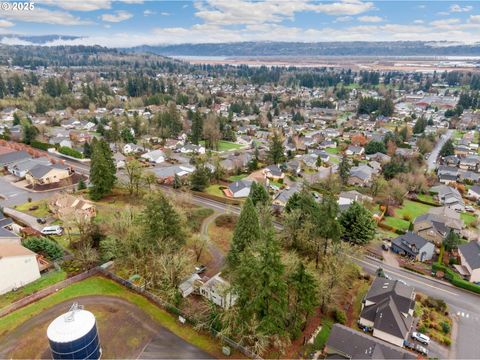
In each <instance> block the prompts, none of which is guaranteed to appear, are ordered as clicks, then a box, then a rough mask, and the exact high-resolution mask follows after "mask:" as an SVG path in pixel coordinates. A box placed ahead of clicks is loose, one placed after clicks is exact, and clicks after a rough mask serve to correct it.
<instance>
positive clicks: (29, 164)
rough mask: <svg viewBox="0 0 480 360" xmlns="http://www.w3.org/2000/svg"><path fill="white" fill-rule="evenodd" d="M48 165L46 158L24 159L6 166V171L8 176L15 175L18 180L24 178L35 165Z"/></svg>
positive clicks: (48, 161)
mask: <svg viewBox="0 0 480 360" xmlns="http://www.w3.org/2000/svg"><path fill="white" fill-rule="evenodd" d="M39 164H41V165H45V166H48V165H50V160H48V159H47V158H46V157H41V158H38V159H24V160H20V161H17V162H14V163H11V164H10V165H8V167H7V170H8V172H9V173H10V174H12V175H15V176H16V177H19V178H24V177H25V175H27V172H28V171H29V170H31V169H33V168H34V167H35V166H37V165H39Z"/></svg>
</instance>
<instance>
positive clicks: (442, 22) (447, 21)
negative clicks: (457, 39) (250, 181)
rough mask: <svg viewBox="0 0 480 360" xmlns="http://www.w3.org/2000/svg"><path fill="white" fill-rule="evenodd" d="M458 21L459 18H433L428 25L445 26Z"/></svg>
mask: <svg viewBox="0 0 480 360" xmlns="http://www.w3.org/2000/svg"><path fill="white" fill-rule="evenodd" d="M459 22H460V19H454V18H452V19H445V20H435V21H432V22H431V23H430V25H432V26H435V27H445V26H449V25H454V24H458V23H459Z"/></svg>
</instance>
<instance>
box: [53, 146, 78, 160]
mask: <svg viewBox="0 0 480 360" xmlns="http://www.w3.org/2000/svg"><path fill="white" fill-rule="evenodd" d="M58 151H59V152H60V153H61V154H63V155H67V156H72V157H74V158H77V159H83V154H82V153H81V152H80V151H77V150H75V149H72V148H69V147H68V146H62V147H61V148H60V149H58Z"/></svg>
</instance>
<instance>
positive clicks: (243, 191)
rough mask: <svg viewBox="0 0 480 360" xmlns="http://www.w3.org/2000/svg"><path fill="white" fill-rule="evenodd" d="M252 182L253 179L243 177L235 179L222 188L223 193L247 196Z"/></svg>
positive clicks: (229, 195)
mask: <svg viewBox="0 0 480 360" xmlns="http://www.w3.org/2000/svg"><path fill="white" fill-rule="evenodd" d="M252 183H253V181H251V180H245V179H242V180H238V181H235V182H233V183H231V184H230V185H228V188H226V189H225V190H224V193H225V195H226V196H228V197H233V198H242V197H247V196H248V195H249V194H250V188H251V187H252Z"/></svg>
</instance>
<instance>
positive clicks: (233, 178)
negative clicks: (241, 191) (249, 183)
mask: <svg viewBox="0 0 480 360" xmlns="http://www.w3.org/2000/svg"><path fill="white" fill-rule="evenodd" d="M247 176H248V175H247V174H240V175H232V176H230V177H229V178H228V179H227V180H228V181H231V182H234V181H238V180H242V179H245V178H246V177H247Z"/></svg>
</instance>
